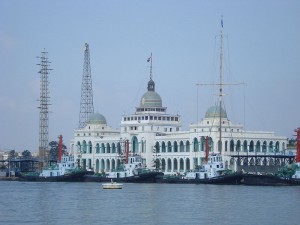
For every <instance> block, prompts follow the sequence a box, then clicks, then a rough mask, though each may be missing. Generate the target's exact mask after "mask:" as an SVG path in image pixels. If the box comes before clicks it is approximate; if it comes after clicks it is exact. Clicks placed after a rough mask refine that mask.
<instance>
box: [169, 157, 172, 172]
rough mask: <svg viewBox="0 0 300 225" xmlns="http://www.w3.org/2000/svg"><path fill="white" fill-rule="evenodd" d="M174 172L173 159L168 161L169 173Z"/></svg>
mask: <svg viewBox="0 0 300 225" xmlns="http://www.w3.org/2000/svg"><path fill="white" fill-rule="evenodd" d="M171 171H172V162H171V159H168V172H171Z"/></svg>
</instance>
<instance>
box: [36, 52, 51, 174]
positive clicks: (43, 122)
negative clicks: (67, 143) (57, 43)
mask: <svg viewBox="0 0 300 225" xmlns="http://www.w3.org/2000/svg"><path fill="white" fill-rule="evenodd" d="M47 55H48V52H46V51H45V49H44V51H43V52H41V56H39V57H37V58H40V59H41V62H40V64H37V65H39V66H40V70H39V72H38V73H39V74H40V99H39V101H40V106H39V107H38V108H39V109H40V122H39V157H40V170H41V169H42V167H43V166H44V163H45V162H46V159H47V158H48V154H47V153H48V151H47V150H48V144H49V133H48V124H49V110H48V105H50V103H49V102H50V96H49V94H50V92H49V89H48V85H49V80H48V75H49V74H50V72H49V71H50V70H52V69H50V68H49V66H50V62H49V61H48V56H47Z"/></svg>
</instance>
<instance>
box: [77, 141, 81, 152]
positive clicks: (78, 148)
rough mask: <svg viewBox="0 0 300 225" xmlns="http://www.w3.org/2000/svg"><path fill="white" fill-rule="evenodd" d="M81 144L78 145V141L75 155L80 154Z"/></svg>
mask: <svg viewBox="0 0 300 225" xmlns="http://www.w3.org/2000/svg"><path fill="white" fill-rule="evenodd" d="M81 150H82V149H81V144H80V142H79V141H78V142H77V153H81Z"/></svg>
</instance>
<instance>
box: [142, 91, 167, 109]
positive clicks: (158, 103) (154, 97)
mask: <svg viewBox="0 0 300 225" xmlns="http://www.w3.org/2000/svg"><path fill="white" fill-rule="evenodd" d="M140 107H162V100H161V97H160V95H159V94H157V93H156V92H155V91H147V92H146V93H145V94H144V95H143V96H142V98H141V103H140Z"/></svg>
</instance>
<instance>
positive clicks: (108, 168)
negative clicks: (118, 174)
mask: <svg viewBox="0 0 300 225" xmlns="http://www.w3.org/2000/svg"><path fill="white" fill-rule="evenodd" d="M109 171H110V161H109V159H106V172H109Z"/></svg>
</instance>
